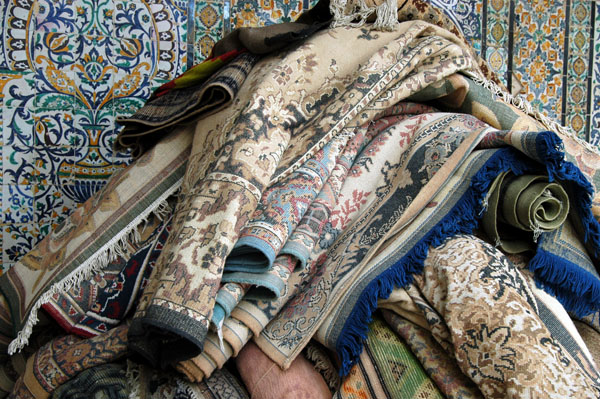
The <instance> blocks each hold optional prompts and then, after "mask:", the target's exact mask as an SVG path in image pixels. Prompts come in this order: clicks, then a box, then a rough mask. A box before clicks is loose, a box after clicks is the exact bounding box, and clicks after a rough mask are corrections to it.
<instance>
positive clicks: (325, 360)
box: [304, 341, 342, 392]
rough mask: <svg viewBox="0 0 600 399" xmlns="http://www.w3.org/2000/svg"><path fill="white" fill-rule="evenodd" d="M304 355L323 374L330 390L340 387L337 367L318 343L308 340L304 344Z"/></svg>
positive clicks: (333, 390)
mask: <svg viewBox="0 0 600 399" xmlns="http://www.w3.org/2000/svg"><path fill="white" fill-rule="evenodd" d="M304 352H305V354H304V356H305V357H306V359H307V360H308V361H310V362H311V363H312V364H313V366H314V368H315V370H316V371H317V372H318V373H319V374H321V376H323V379H324V380H325V382H326V383H327V386H328V387H329V389H330V390H331V391H332V392H335V391H337V390H338V389H339V388H340V385H341V383H342V382H341V380H340V376H339V374H338V372H337V369H336V368H335V366H334V365H333V363H332V361H331V359H330V358H329V356H328V355H327V354H326V353H325V351H324V350H323V349H322V347H321V346H320V345H319V344H316V343H314V342H313V341H310V342H309V343H308V345H307V346H306V349H305V351H304Z"/></svg>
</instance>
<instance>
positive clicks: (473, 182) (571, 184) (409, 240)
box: [257, 75, 600, 371]
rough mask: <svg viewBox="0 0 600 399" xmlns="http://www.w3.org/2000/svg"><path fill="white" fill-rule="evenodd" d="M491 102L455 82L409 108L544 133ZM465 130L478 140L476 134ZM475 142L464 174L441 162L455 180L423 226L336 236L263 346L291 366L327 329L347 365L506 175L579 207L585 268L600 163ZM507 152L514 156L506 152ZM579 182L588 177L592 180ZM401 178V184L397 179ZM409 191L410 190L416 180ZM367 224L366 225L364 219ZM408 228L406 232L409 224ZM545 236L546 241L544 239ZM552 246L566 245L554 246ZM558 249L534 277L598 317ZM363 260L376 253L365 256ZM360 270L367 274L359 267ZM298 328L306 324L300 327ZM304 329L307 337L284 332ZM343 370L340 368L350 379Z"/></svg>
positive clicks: (594, 239) (530, 143)
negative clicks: (430, 252) (379, 311)
mask: <svg viewBox="0 0 600 399" xmlns="http://www.w3.org/2000/svg"><path fill="white" fill-rule="evenodd" d="M485 93H486V89H484V88H482V87H479V86H477V85H475V84H474V83H473V82H472V81H469V79H467V78H465V77H463V76H460V75H453V76H451V77H449V78H448V79H446V80H444V81H441V82H438V83H436V84H434V85H431V86H429V87H428V88H427V89H425V90H423V91H421V92H419V93H417V95H414V96H412V97H411V98H418V99H419V100H427V99H429V100H432V99H438V106H440V107H446V108H451V109H458V110H461V111H464V112H472V113H473V114H474V115H476V116H477V117H478V118H479V119H480V120H485V121H488V122H489V123H492V124H493V125H494V126H495V127H496V128H498V129H500V128H502V129H510V128H515V129H534V131H535V130H537V129H539V126H537V125H536V122H535V121H534V120H533V119H530V118H528V117H527V116H526V115H524V114H522V113H520V112H519V111H516V110H514V109H513V108H511V107H510V106H508V105H506V104H504V103H502V102H500V101H498V100H494V99H493V96H492V95H491V94H490V93H489V92H487V94H485ZM467 130H470V131H471V132H473V130H472V128H467ZM473 140H481V142H480V143H479V148H480V149H481V151H474V152H472V153H471V154H470V155H468V158H467V159H466V160H465V161H464V163H463V164H462V165H460V167H457V166H458V164H457V163H455V164H453V163H452V162H453V161H451V159H452V158H448V157H447V155H444V156H442V157H441V158H440V159H445V160H446V159H447V161H446V162H445V163H443V165H441V166H440V168H439V169H438V170H436V173H437V175H438V176H440V175H443V176H450V178H448V179H446V180H444V181H443V182H440V183H441V184H440V185H438V186H434V187H435V188H434V187H432V186H433V185H430V187H431V188H430V190H432V191H434V192H436V195H435V197H433V198H432V197H429V198H427V199H426V200H424V202H425V203H423V206H425V205H427V207H424V208H420V209H422V211H421V213H420V214H418V216H416V217H414V216H415V214H411V213H409V212H408V211H407V210H404V214H403V215H402V217H400V218H399V219H400V221H398V222H396V227H393V226H390V223H389V217H388V216H384V215H381V216H378V217H373V219H372V221H369V220H367V219H366V218H365V217H364V216H361V218H360V219H359V220H360V222H361V223H363V226H365V227H362V226H361V227H360V228H357V229H353V230H349V231H348V232H347V233H345V234H339V233H338V234H336V233H334V234H332V235H333V236H334V237H335V239H336V242H337V243H338V244H337V245H336V244H334V245H333V246H332V248H333V250H334V251H337V252H332V250H330V251H328V253H327V260H326V262H325V265H324V270H325V271H324V273H323V276H324V277H320V278H319V279H315V280H314V281H313V282H311V284H310V285H309V287H307V288H306V289H305V291H306V292H311V295H310V296H308V295H307V296H304V297H303V300H300V299H299V298H300V297H297V298H296V299H295V300H294V302H293V303H290V304H288V305H286V306H285V307H284V308H283V309H282V311H281V312H280V313H279V314H278V315H277V316H276V318H275V319H274V320H273V321H272V322H271V324H270V325H269V327H268V328H267V329H266V330H265V331H263V332H262V333H261V335H260V336H259V337H257V343H258V344H259V346H261V348H262V349H263V350H264V351H265V352H266V353H270V354H273V356H274V357H275V358H276V359H278V360H277V361H278V362H281V363H280V364H282V366H285V364H286V362H287V361H289V359H293V357H294V354H295V353H298V351H299V349H300V348H301V347H302V345H304V344H305V343H306V340H305V338H304V337H305V336H311V334H310V333H309V334H307V331H311V330H310V329H311V328H318V327H319V326H320V323H322V326H323V327H322V328H321V330H320V331H319V333H318V335H320V336H321V342H323V343H325V344H326V345H327V346H328V347H329V348H332V349H333V348H336V350H337V351H338V353H341V354H342V357H343V358H346V356H347V357H348V358H355V357H356V356H358V354H359V353H360V337H361V336H363V334H365V332H366V331H365V328H364V322H363V321H362V320H364V319H365V318H366V317H368V315H369V314H370V313H372V311H373V310H374V309H375V301H376V300H377V299H380V298H386V297H387V296H388V295H389V294H390V293H391V291H392V287H393V286H394V285H396V286H404V285H406V284H407V283H408V282H410V281H411V274H412V273H413V272H415V271H418V270H420V266H419V265H420V264H422V260H423V259H424V257H425V255H426V253H427V247H428V245H429V244H432V243H439V242H441V240H443V238H445V237H447V236H449V235H453V234H456V233H460V232H470V231H472V230H473V229H474V228H475V227H476V225H477V221H478V218H479V217H480V216H481V214H482V210H483V209H484V206H485V199H486V194H487V191H488V189H489V187H490V185H491V183H492V182H493V180H494V179H495V177H496V176H498V174H500V173H501V172H505V171H512V172H513V173H515V174H517V175H521V174H523V173H532V172H535V173H537V171H538V170H539V168H542V169H543V170H545V171H546V173H547V175H548V176H549V179H550V180H557V181H560V182H561V183H562V184H563V187H565V191H567V192H568V193H569V196H570V200H571V204H572V205H573V210H574V211H573V212H572V213H571V218H572V219H573V220H575V221H576V222H575V223H577V224H578V225H580V226H586V227H583V230H584V231H586V232H585V233H584V234H581V235H577V236H575V237H573V236H571V237H570V238H571V239H572V238H575V239H576V240H579V241H580V242H579V244H578V246H571V250H573V249H577V248H580V249H583V251H582V252H581V254H582V257H583V256H585V257H588V259H589V256H588V255H587V254H586V248H584V247H583V245H581V243H582V242H585V240H587V243H588V246H589V245H591V246H592V247H596V246H597V245H598V234H597V232H598V226H599V225H598V223H597V222H596V220H595V218H594V216H593V212H594V209H593V208H592V201H591V195H592V192H593V191H592V190H593V189H592V186H591V185H590V183H589V181H591V182H594V181H595V179H596V178H597V177H596V169H594V168H593V167H592V164H593V162H594V161H592V160H593V159H594V157H596V156H597V155H593V154H592V152H591V151H590V150H589V149H587V148H585V146H582V145H580V144H578V143H577V142H576V141H575V140H572V139H569V138H565V140H564V141H562V142H561V140H560V139H559V138H558V137H557V136H556V135H554V134H551V133H549V132H541V133H535V132H532V131H530V132H516V131H510V130H509V131H491V130H488V131H486V132H485V134H483V135H482V137H480V138H473ZM507 144H508V145H509V147H506V146H507ZM563 145H564V148H565V149H566V151H565V152H563ZM435 148H436V149H437V147H435ZM431 153H434V152H431ZM434 154H436V155H437V153H434ZM565 156H566V158H567V159H573V160H574V161H575V162H577V163H578V164H579V165H580V166H581V169H577V167H576V165H575V164H574V163H570V162H566V161H564V158H565ZM533 161H535V162H533ZM423 164H424V161H423V160H421V161H416V162H415V165H419V166H418V167H417V168H416V171H422V165H423ZM407 165H410V164H409V163H407ZM403 167H404V168H406V167H405V166H403ZM408 169H409V171H408V172H405V173H413V171H412V170H411V169H410V167H409V168H408ZM583 172H585V173H586V174H587V176H588V177H587V178H586V175H584V174H583ZM396 173H397V174H398V175H400V172H396ZM410 181H411V182H414V181H415V179H414V178H413V179H411V180H410ZM361 184H364V183H363V182H361ZM402 184H406V183H402ZM383 186H385V187H386V188H387V189H392V190H393V189H394V188H393V187H390V184H389V183H387V184H385V185H382V188H380V189H379V190H376V191H375V192H376V193H381V192H383V190H384V189H383ZM404 190H406V189H405V186H404V185H401V186H399V189H398V192H397V195H398V196H401V197H403V198H406V197H405V196H406V194H407V192H406V191H404ZM425 193H427V191H422V192H419V194H420V195H425ZM419 199H420V198H419V197H417V198H416V199H415V200H414V201H413V202H415V204H420V203H421V202H420V201H419ZM388 206H390V207H393V209H395V210H397V209H398V208H400V209H402V208H401V207H400V206H398V204H397V203H395V204H393V205H392V203H388ZM409 209H410V208H409ZM381 210H382V211H383V210H385V207H384V206H382V207H381ZM362 214H363V215H370V213H365V212H363V213H362ZM405 220H409V221H410V223H406V222H404V221H405ZM381 226H385V227H381ZM565 226H566V225H565ZM378 231H380V232H385V233H382V234H384V235H385V236H376V237H378V238H379V240H380V242H382V241H381V238H383V240H384V241H385V242H388V243H389V244H383V246H382V249H383V251H382V252H380V253H377V249H378V248H376V247H372V246H370V247H369V246H367V245H366V243H373V242H375V241H373V240H372V239H371V236H372V235H373V232H378ZM579 231H582V230H579ZM355 233H356V234H355ZM544 235H545V234H544V233H543V234H542V236H541V237H544ZM546 236H547V235H546ZM386 237H387V238H386ZM350 242H353V243H355V244H351V243H350ZM553 243H554V244H560V242H556V241H555V242H553ZM386 245H387V247H385V246H386ZM560 246H561V245H556V246H554V248H555V250H551V251H550V254H551V256H545V255H546V254H545V251H543V250H540V251H538V252H537V253H536V255H535V256H534V257H533V259H532V261H531V263H530V265H529V267H530V268H531V269H532V270H534V271H535V273H536V278H537V279H538V280H539V281H540V282H542V283H543V284H544V287H546V288H547V289H548V290H549V291H551V292H552V293H554V294H555V295H556V296H557V297H558V298H559V299H561V302H562V303H563V305H564V306H565V307H566V308H567V310H570V311H573V312H576V313H586V312H588V313H589V312H591V311H594V309H596V308H597V306H598V303H599V302H598V293H599V291H597V288H598V287H600V286H599V284H600V279H598V277H597V274H596V273H595V271H594V267H593V266H592V267H591V269H588V267H589V266H590V265H592V263H591V262H590V263H587V264H585V263H582V264H577V263H573V262H571V261H569V257H570V256H571V255H572V252H571V251H569V252H561V251H559V250H558V249H559V248H560ZM590 249H591V250H592V251H595V249H593V248H590ZM363 251H370V253H367V254H366V256H365V252H363ZM591 253H594V252H591ZM361 256H365V257H364V258H361ZM357 264H360V265H362V266H358V267H357V266H356V265H357ZM341 270H350V271H351V273H348V274H343V273H340V271H341ZM565 276H569V277H568V278H565ZM556 284H558V286H556ZM557 288H558V289H557ZM314 296H316V297H318V298H320V299H322V301H321V302H320V303H318V304H317V302H316V301H314V300H312V297H314ZM330 298H334V299H331V300H330ZM313 309H314V311H313ZM328 312H329V314H328V315H327V313H328ZM289 315H292V316H289ZM301 318H302V319H303V320H310V322H309V323H306V322H304V321H303V322H300V319H301ZM299 324H301V327H297V328H295V327H292V328H289V327H286V328H285V329H284V328H282V326H298V325H299ZM308 324H310V326H309V325H308ZM348 365H349V364H348ZM346 367H347V366H346V365H344V366H343V368H344V369H345V370H346V371H347V370H348V368H346Z"/></svg>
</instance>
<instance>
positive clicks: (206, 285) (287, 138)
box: [130, 21, 472, 366]
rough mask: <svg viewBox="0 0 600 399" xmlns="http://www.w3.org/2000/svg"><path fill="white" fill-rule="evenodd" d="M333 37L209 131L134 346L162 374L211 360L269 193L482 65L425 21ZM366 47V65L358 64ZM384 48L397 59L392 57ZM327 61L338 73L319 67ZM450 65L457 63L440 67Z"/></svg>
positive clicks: (251, 82)
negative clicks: (212, 334) (413, 100)
mask: <svg viewBox="0 0 600 399" xmlns="http://www.w3.org/2000/svg"><path fill="white" fill-rule="evenodd" d="M332 33H333V32H332V31H321V32H319V33H317V34H315V35H313V36H311V37H310V38H309V39H307V41H306V42H304V43H303V45H302V46H299V47H296V48H293V49H290V50H289V51H288V52H282V53H279V54H277V55H275V56H268V57H264V58H263V59H262V60H261V61H259V63H258V64H257V65H256V66H255V68H253V70H252V71H251V72H250V74H249V75H248V77H247V78H246V80H245V82H244V85H242V87H241V88H240V91H239V92H238V94H237V98H236V101H235V102H234V103H233V104H232V106H230V107H228V108H227V109H225V110H223V112H220V113H219V114H218V115H214V116H213V117H210V118H206V119H203V121H202V123H200V124H199V126H198V129H197V130H196V135H195V137H194V149H193V151H192V155H191V156H190V160H189V162H188V168H187V172H186V177H185V178H184V184H183V186H182V191H181V193H180V196H179V198H180V200H179V203H178V204H177V209H176V211H175V216H174V223H173V232H172V236H171V237H176V238H173V239H172V240H171V239H169V240H168V241H167V244H166V246H165V249H164V250H163V253H162V255H161V256H160V257H159V259H158V261H157V265H156V268H155V272H154V273H153V276H152V283H151V284H150V285H149V286H148V287H147V289H146V290H145V291H144V294H143V296H142V299H141V302H140V307H139V308H138V312H137V313H136V315H135V317H134V320H133V323H132V326H131V328H130V344H131V348H132V349H133V350H135V351H137V352H139V353H140V354H142V356H144V357H145V358H147V359H148V361H149V362H150V363H151V364H153V365H162V366H166V365H168V364H173V363H176V362H178V361H179V360H183V359H186V358H189V357H190V356H192V355H195V354H199V353H200V352H201V350H202V347H203V344H204V340H205V338H206V334H207V332H208V328H209V325H210V320H211V316H212V311H213V308H214V304H215V298H216V295H217V292H218V289H219V286H220V280H221V276H222V273H223V270H224V266H225V260H226V259H227V256H228V255H229V253H230V252H231V250H232V248H233V247H234V245H235V243H236V242H237V240H238V238H239V236H240V232H241V230H242V228H243V227H244V226H245V225H246V223H247V222H248V221H250V220H251V218H252V214H253V212H254V211H255V210H256V209H257V206H258V204H259V202H260V199H261V197H262V196H263V194H264V193H265V191H266V190H267V188H268V187H269V186H272V185H275V184H276V183H277V182H279V181H280V180H284V179H285V178H286V177H288V176H290V175H292V174H293V173H294V172H295V171H296V170H297V169H298V168H300V167H301V166H302V165H304V164H305V162H306V161H307V160H309V159H311V158H313V157H314V155H315V154H316V153H317V152H318V151H319V150H320V149H322V148H324V146H325V145H326V144H327V143H328V142H330V141H332V140H334V139H335V138H336V137H338V136H339V137H343V136H344V135H349V136H351V135H353V132H354V131H355V130H356V129H357V128H359V127H361V126H363V125H365V124H366V123H367V122H369V121H371V120H375V119H376V118H377V117H378V116H379V115H380V114H381V112H382V111H384V110H386V109H387V108H389V107H390V106H392V105H394V104H396V103H397V102H398V101H399V100H401V99H403V98H405V97H407V96H409V95H411V94H413V93H416V92H418V91H419V90H420V89H421V88H422V87H424V86H425V85H427V83H426V82H429V81H435V80H439V79H442V78H443V77H444V76H449V75H451V74H452V73H454V72H456V71H457V70H462V69H469V68H470V67H472V63H471V62H470V59H469V58H468V56H467V54H466V53H465V52H464V51H463V49H462V48H461V47H460V46H459V45H458V44H456V43H455V42H454V41H453V40H454V39H453V38H452V36H451V35H449V34H448V33H446V32H443V31H441V30H439V29H438V28H436V27H433V26H431V25H428V24H425V23H423V22H419V21H414V22H409V23H406V24H404V25H402V29H400V30H398V31H396V32H382V33H381V34H378V37H377V38H371V37H369V38H364V39H361V35H362V32H360V31H359V30H353V29H339V30H336V31H335V34H332ZM357 40H359V41H360V42H361V46H360V49H361V51H360V53H361V54H362V55H361V56H360V57H347V54H349V53H353V52H354V53H356V51H355V50H356V48H357V47H356V41H357ZM382 46H385V48H386V52H389V53H390V55H391V54H395V55H394V56H391V57H385V56H383V54H381V53H380V50H381V48H382ZM317 59H324V60H330V61H331V62H335V66H334V67H331V68H317V66H318V65H320V63H319V62H317ZM369 59H371V61H369ZM442 59H443V60H450V61H449V62H446V61H444V67H443V68H441V69H440V68H438V66H439V62H441V60H442ZM330 61H327V64H326V65H330ZM281 70H285V71H286V73H285V74H283V76H282V74H281ZM342 76H347V78H341V77H342ZM327 82H330V83H327ZM392 88H393V89H392ZM390 89H391V90H390ZM424 173H425V174H427V171H424Z"/></svg>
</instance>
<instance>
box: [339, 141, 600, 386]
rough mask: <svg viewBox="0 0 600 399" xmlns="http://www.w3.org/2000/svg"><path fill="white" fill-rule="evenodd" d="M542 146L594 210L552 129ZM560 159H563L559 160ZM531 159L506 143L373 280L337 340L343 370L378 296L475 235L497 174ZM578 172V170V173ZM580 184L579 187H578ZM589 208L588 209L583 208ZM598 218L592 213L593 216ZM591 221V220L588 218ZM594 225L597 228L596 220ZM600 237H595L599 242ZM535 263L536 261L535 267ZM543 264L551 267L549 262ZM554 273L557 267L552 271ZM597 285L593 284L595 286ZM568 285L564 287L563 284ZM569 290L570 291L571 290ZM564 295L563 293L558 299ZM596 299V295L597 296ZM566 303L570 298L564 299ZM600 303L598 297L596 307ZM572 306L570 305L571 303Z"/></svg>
mask: <svg viewBox="0 0 600 399" xmlns="http://www.w3.org/2000/svg"><path fill="white" fill-rule="evenodd" d="M537 140H538V141H537V143H538V146H539V147H538V148H539V149H542V148H544V149H546V150H547V151H548V152H547V154H545V155H546V156H545V159H544V160H545V161H546V162H547V163H546V165H545V166H546V167H547V169H548V174H549V175H552V176H554V177H556V178H557V179H559V180H563V181H565V182H571V183H574V184H576V185H577V186H579V187H578V189H576V190H573V193H572V194H573V196H574V197H575V198H574V199H575V203H576V204H577V205H578V206H581V205H583V204H587V205H588V209H587V210H586V212H587V213H589V214H590V215H591V209H590V208H589V206H590V205H591V198H590V195H589V192H588V191H587V189H588V187H589V186H590V184H589V182H587V180H586V179H585V177H584V176H583V175H582V174H581V172H580V171H579V170H578V169H577V168H576V167H575V166H574V165H573V164H571V163H569V162H566V161H563V158H564V154H563V153H562V151H560V146H559V145H557V144H558V143H560V139H559V138H558V137H557V136H556V134H554V133H552V132H542V133H539V134H538V138H537ZM559 159H560V160H561V161H558V160H559ZM532 166H533V165H531V160H530V159H528V158H526V157H524V156H523V155H522V154H520V153H519V152H518V151H516V150H514V149H512V148H501V149H499V150H496V152H495V153H494V154H493V155H492V156H491V157H490V158H489V159H488V160H487V161H486V163H485V164H484V165H483V167H482V168H481V169H480V170H479V171H478V172H477V173H476V174H475V175H474V176H473V178H472V179H471V183H470V186H469V189H468V190H467V191H466V192H465V193H464V194H463V196H462V197H461V198H460V199H459V200H458V202H457V203H456V205H454V207H453V208H452V210H451V211H450V212H449V213H448V214H447V215H446V216H445V217H444V218H443V219H442V220H441V221H440V222H439V223H438V224H437V225H435V226H434V227H433V228H432V229H431V230H430V231H429V232H428V233H427V234H426V235H425V236H424V237H423V238H422V239H421V240H420V241H419V242H418V243H417V244H416V245H415V246H414V247H413V248H411V249H410V250H409V251H408V253H407V254H406V255H404V256H403V257H402V258H400V259H399V260H398V261H397V262H396V263H395V264H393V265H392V266H391V267H389V268H388V269H387V270H385V271H384V272H382V273H381V274H380V275H379V276H377V277H376V278H375V279H374V280H373V281H371V282H370V283H369V284H368V285H367V287H366V288H365V290H364V291H363V292H362V293H361V294H360V297H359V299H358V301H357V303H356V305H355V306H354V309H352V311H351V313H350V315H349V317H348V319H347V321H346V323H345V324H344V327H343V328H342V331H341V333H340V337H339V339H338V341H337V343H336V350H337V353H338V355H339V356H340V358H341V361H342V365H341V368H340V375H342V376H344V375H347V374H348V373H349V372H350V369H351V367H352V365H353V364H354V363H355V362H356V361H357V359H358V357H359V355H360V353H361V351H362V341H363V340H365V339H366V336H367V330H368V324H369V323H370V322H371V320H372V314H373V312H374V311H375V310H376V309H377V301H378V300H379V299H386V298H388V297H389V296H390V294H391V292H392V290H393V289H394V287H406V286H407V285H409V284H410V283H412V281H413V278H414V275H415V274H416V273H419V274H420V273H421V272H422V271H423V267H424V261H425V258H426V257H427V254H428V252H429V248H430V247H432V246H433V247H437V246H440V245H441V244H442V243H443V242H444V241H445V240H446V239H447V238H449V237H452V236H455V235H457V234H470V233H472V231H473V230H474V229H475V228H476V227H477V226H478V224H479V219H480V217H481V210H482V208H483V205H484V202H485V198H486V195H487V193H488V191H489V187H490V185H491V183H492V182H493V180H494V179H495V177H496V176H497V175H498V174H499V173H501V172H508V171H510V172H512V173H514V174H515V175H517V176H519V175H522V174H523V173H525V172H527V171H529V170H531V169H532ZM575 171H577V172H579V173H575ZM579 188H580V189H579ZM584 213H585V212H584ZM592 219H593V218H592ZM588 222H589V223H588ZM584 224H586V225H588V224H589V225H590V227H586V230H591V229H598V222H596V220H595V219H593V220H589V219H586V220H584ZM592 224H593V227H591V225H592ZM597 243H598V242H596V241H594V244H597ZM561 266H563V267H569V265H566V264H564V263H563V264H555V266H554V267H558V268H560V267H561ZM530 267H534V265H532V266H530ZM544 267H548V266H547V265H545V266H544ZM548 273H552V271H550V270H549V271H548ZM592 285H593V286H592ZM561 288H564V287H561ZM574 288H586V287H583V285H577V284H575V285H574ZM599 289H600V287H599V286H598V283H597V282H593V283H591V284H590V287H587V290H586V292H576V293H574V295H573V298H572V301H576V300H578V299H579V300H580V298H577V297H581V296H584V295H585V296H591V297H592V298H597V294H598V291H599ZM564 295H567V294H566V293H565V294H564ZM559 299H560V298H559ZM596 300H597V299H592V301H596ZM563 305H569V303H565V302H563ZM598 307H599V303H598V302H596V308H598ZM567 310H569V309H568V308H567Z"/></svg>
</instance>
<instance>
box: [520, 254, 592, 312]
mask: <svg viewBox="0 0 600 399" xmlns="http://www.w3.org/2000/svg"><path fill="white" fill-rule="evenodd" d="M528 266H529V270H531V271H532V272H534V273H535V276H536V280H537V281H538V285H539V286H540V287H541V288H542V289H543V290H544V291H546V292H547V293H549V294H550V295H552V296H554V297H555V298H556V299H558V300H559V302H560V303H561V304H562V305H563V306H564V307H565V309H567V310H568V311H569V312H571V313H573V314H575V315H576V316H577V317H583V316H586V315H588V314H590V313H593V312H595V311H596V310H598V308H599V306H600V305H599V304H600V285H599V284H598V279H597V277H596V276H594V275H593V274H591V273H590V272H588V271H587V270H585V269H583V268H581V267H579V266H577V265H576V264H574V263H572V262H570V261H568V260H566V259H564V258H561V257H560V256H557V255H555V254H553V253H551V252H547V251H545V250H543V249H541V248H538V249H537V251H536V253H535V255H534V257H533V258H532V259H531V261H530V262H529V265H528ZM583 294H585V295H583Z"/></svg>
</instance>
